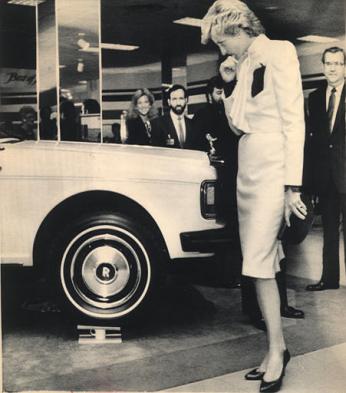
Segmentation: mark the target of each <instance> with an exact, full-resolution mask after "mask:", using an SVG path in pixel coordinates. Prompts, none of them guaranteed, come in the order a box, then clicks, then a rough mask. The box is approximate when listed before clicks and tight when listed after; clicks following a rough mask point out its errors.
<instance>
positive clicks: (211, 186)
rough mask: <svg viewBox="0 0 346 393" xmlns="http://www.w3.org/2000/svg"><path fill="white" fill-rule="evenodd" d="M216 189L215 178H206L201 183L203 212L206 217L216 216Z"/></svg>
mask: <svg viewBox="0 0 346 393" xmlns="http://www.w3.org/2000/svg"><path fill="white" fill-rule="evenodd" d="M215 191H216V181H215V180H205V181H204V182H203V183H202V184H201V213H202V216H203V217H204V218H216V206H215Z"/></svg>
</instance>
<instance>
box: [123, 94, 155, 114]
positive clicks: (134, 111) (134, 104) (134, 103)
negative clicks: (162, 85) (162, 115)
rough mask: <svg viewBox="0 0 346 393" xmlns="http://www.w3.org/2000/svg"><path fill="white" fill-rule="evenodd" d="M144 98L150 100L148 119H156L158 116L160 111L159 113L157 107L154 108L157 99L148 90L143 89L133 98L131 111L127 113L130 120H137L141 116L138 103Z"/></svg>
mask: <svg viewBox="0 0 346 393" xmlns="http://www.w3.org/2000/svg"><path fill="white" fill-rule="evenodd" d="M143 96H146V97H147V98H148V100H149V103H150V109H149V112H148V118H149V119H154V118H155V117H157V116H158V111H157V109H156V107H155V106H154V103H155V98H154V96H153V94H152V93H151V92H150V91H149V90H148V89H146V88H143V89H138V90H136V91H135V94H134V95H133V96H132V99H131V103H130V107H129V110H128V113H127V118H128V119H136V118H137V117H138V116H139V113H138V111H137V102H138V100H139V99H140V98H141V97H143Z"/></svg>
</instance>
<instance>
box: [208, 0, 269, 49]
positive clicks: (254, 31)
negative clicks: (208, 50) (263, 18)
mask: <svg viewBox="0 0 346 393" xmlns="http://www.w3.org/2000/svg"><path fill="white" fill-rule="evenodd" d="M239 30H243V31H244V32H245V33H247V34H248V35H249V36H250V37H256V36H258V35H260V34H262V33H264V32H265V30H264V28H263V26H262V24H261V22H260V20H259V19H258V18H257V16H256V15H255V14H254V13H253V12H252V11H251V10H250V9H249V7H248V6H247V5H246V4H245V3H243V2H242V1H240V0H217V1H216V2H215V3H214V4H213V5H212V6H211V7H210V8H209V10H208V12H207V13H206V15H205V16H204V18H203V20H202V26H201V32H202V36H201V41H202V44H206V43H208V41H209V40H210V39H211V34H212V32H213V33H216V34H226V35H227V34H228V35H231V36H234V35H237V34H238V32H239Z"/></svg>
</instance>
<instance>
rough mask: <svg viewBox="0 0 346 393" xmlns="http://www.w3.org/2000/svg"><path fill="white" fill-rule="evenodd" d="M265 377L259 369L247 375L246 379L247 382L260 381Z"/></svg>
mask: <svg viewBox="0 0 346 393" xmlns="http://www.w3.org/2000/svg"><path fill="white" fill-rule="evenodd" d="M263 375H264V372H263V371H259V369H258V368H254V369H253V370H251V371H249V372H248V373H247V374H245V376H244V378H245V379H246V380H247V381H260V380H261V379H262V378H263Z"/></svg>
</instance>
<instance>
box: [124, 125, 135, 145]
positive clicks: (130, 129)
mask: <svg viewBox="0 0 346 393" xmlns="http://www.w3.org/2000/svg"><path fill="white" fill-rule="evenodd" d="M126 128H127V139H126V143H127V144H129V145H135V144H136V129H135V124H134V121H133V120H132V119H128V120H127V121H126Z"/></svg>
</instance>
